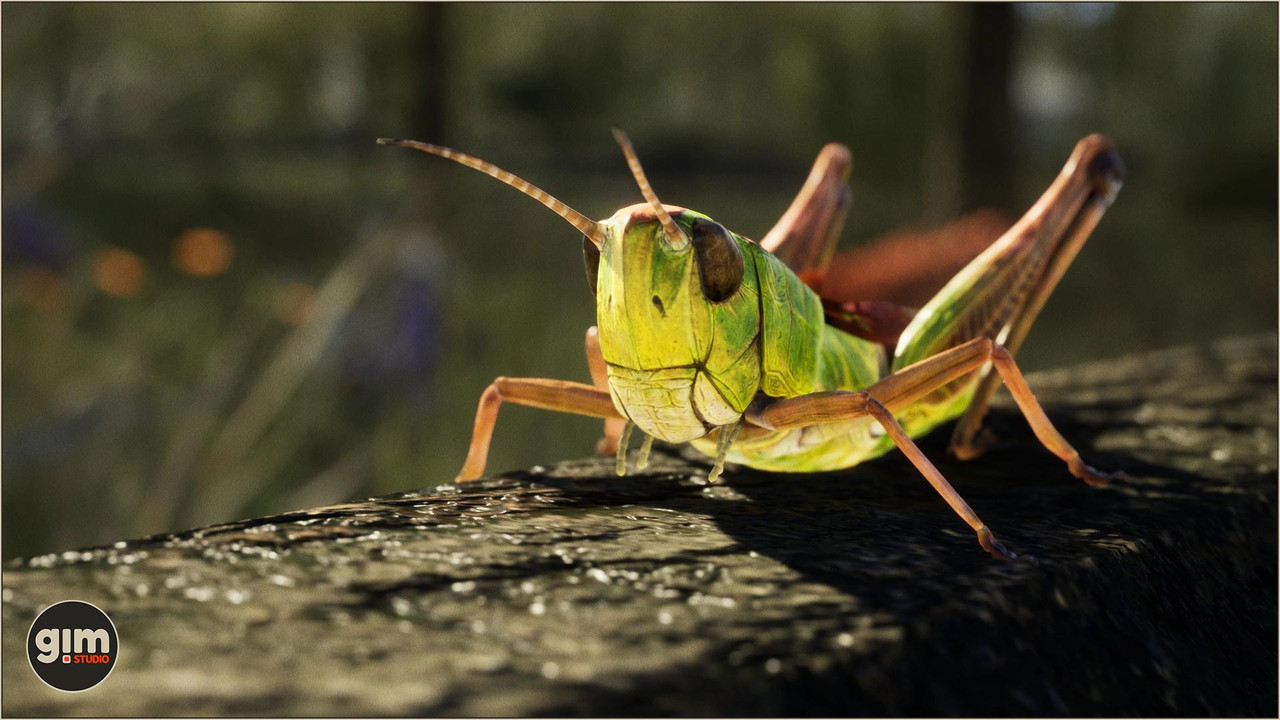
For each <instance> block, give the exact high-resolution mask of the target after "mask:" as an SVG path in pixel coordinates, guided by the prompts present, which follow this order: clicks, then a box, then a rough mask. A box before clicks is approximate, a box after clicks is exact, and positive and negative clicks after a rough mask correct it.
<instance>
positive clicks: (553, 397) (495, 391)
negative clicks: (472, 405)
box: [454, 377, 622, 482]
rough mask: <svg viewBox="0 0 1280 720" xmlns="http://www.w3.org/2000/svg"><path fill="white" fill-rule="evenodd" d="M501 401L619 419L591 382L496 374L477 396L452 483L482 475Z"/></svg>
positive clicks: (606, 395) (605, 395) (610, 404)
mask: <svg viewBox="0 0 1280 720" xmlns="http://www.w3.org/2000/svg"><path fill="white" fill-rule="evenodd" d="M504 401H505V402H513V403H515V404H517V405H526V406H528V407H535V408H542V409H544V410H555V411H557V412H563V413H573V414H575V415H587V416H590V417H597V418H603V419H619V420H620V419H621V418H622V416H621V415H619V414H618V411H617V410H616V409H615V408H614V407H613V400H612V399H611V398H610V397H609V393H608V392H607V391H601V390H600V389H599V388H595V387H592V386H591V385H585V384H583V383H576V382H569V381H567V380H548V379H545V378H505V377H500V378H498V379H496V380H494V381H493V383H492V384H490V385H489V387H488V388H486V389H485V391H484V393H483V394H481V395H480V404H479V407H477V408H476V421H475V427H474V429H473V430H472V433H471V447H470V448H469V449H468V450H467V461H466V462H465V463H464V464H463V466H462V470H461V471H460V472H459V473H458V477H457V478H456V479H455V480H454V482H466V481H468V480H475V479H477V478H479V477H480V476H481V475H483V474H484V467H485V464H486V463H487V462H488V459H489V442H490V441H491V440H492V439H493V426H494V423H496V422H497V421H498V408H499V407H501V405H502V403H503V402H504Z"/></svg>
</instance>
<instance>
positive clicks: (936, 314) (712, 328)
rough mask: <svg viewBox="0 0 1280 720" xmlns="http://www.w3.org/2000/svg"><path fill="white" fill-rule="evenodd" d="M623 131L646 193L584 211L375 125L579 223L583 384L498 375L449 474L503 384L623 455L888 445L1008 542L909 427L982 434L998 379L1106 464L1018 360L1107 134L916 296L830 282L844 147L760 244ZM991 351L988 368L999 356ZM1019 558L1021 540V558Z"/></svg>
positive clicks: (1083, 235)
mask: <svg viewBox="0 0 1280 720" xmlns="http://www.w3.org/2000/svg"><path fill="white" fill-rule="evenodd" d="M614 137H615V139H616V140H617V141H618V144H619V145H620V146H621V147H622V151H623V154H624V155H625V157H626V161H627V164H628V166H629V167H630V169H631V173H632V175H633V176H634V178H635V180H636V183H637V184H638V185H639V187H640V192H641V194H642V195H643V196H644V199H645V202H644V203H640V204H637V205H631V206H629V207H624V208H622V209H621V210H618V211H617V212H616V213H614V214H613V216H612V217H610V218H608V219H606V220H601V221H599V222H597V221H593V220H591V219H590V218H588V217H587V216H585V215H583V214H582V213H580V212H578V211H576V210H574V209H572V208H570V207H569V206H567V205H565V204H564V203H562V202H560V201H559V200H557V199H555V198H553V197H551V196H550V195H548V194H547V193H546V192H544V191H542V190H540V189H539V188H537V187H535V186H533V185H531V184H530V183H528V182H526V181H524V180H522V179H520V178H519V177H516V176H515V175H513V174H511V173H509V172H507V171H505V170H502V169H501V168H499V167H497V166H495V165H493V164H491V163H488V162H486V161H484V160H481V159H479V158H476V157H473V156H470V155H467V154H465V153H461V152H458V151H456V150H451V149H449V148H445V147H441V146H437V145H429V144H426V143H421V142H417V141H412V140H391V139H381V140H379V141H378V142H379V143H382V144H387V145H398V146H403V147H410V148H414V149H417V150H421V151H424V152H427V153H431V154H433V155H438V156H441V157H444V158H447V159H450V160H453V161H455V162H458V163H461V164H463V165H466V166H468V167H471V168H474V169H476V170H479V171H481V172H484V173H487V174H488V175H490V176H492V177H494V178H497V179H498V180H500V181H502V182H503V183H506V184H507V185H510V186H512V187H514V188H516V189H517V190H520V191H521V192H523V193H525V194H526V195H528V196H530V197H532V198H533V199H535V200H537V201H538V202H540V203H542V204H543V205H544V206H546V207H547V208H549V209H550V210H552V211H553V212H555V213H556V214H557V215H559V216H560V217H562V218H564V219H565V220H566V221H568V222H569V223H570V224H572V225H573V226H574V227H575V228H577V229H578V230H579V231H580V232H581V233H582V234H583V235H584V236H585V240H584V242H583V254H584V257H585V259H586V266H587V277H588V280H589V281H590V283H591V285H592V288H593V289H594V291H595V299H596V319H597V326H596V327H592V328H590V329H589V330H588V331H587V339H586V346H587V360H588V365H589V367H590V369H591V375H592V380H593V384H591V385H587V384H584V383H576V382H569V381H564V380H549V379H542V378H505V377H500V378H498V379H496V380H494V381H493V384H491V385H490V386H489V387H488V389H486V390H485V391H484V393H483V395H481V398H480V403H479V408H478V410H477V412H476V418H475V428H474V432H473V435H472V440H471V446H470V449H469V452H468V453H467V459H466V462H465V464H464V465H463V467H462V470H461V472H460V473H459V475H458V478H457V480H458V481H468V480H474V479H476V478H479V477H480V476H481V475H482V474H483V473H484V468H485V463H486V460H487V458H488V454H489V442H490V440H491V438H492V435H493V427H494V423H495V421H496V420H497V415H498V408H499V406H500V405H501V404H502V403H503V402H504V401H506V402H513V403H516V404H519V405H527V406H531V407H537V408H543V409H547V410H555V411H558V412H566V413H576V414H579V415H587V416H591V417H596V418H602V419H604V420H605V437H604V439H603V440H602V441H601V444H600V446H599V447H600V449H601V450H602V451H603V452H609V451H611V450H615V449H616V452H617V456H618V470H619V473H620V474H621V473H622V472H624V471H625V457H626V455H625V453H626V450H627V445H628V441H629V437H630V435H631V433H632V431H633V430H634V429H639V430H640V431H641V432H642V433H644V435H645V440H644V443H643V446H642V448H641V452H640V460H639V466H640V467H643V466H644V463H645V462H646V459H647V456H648V451H649V448H650V446H651V443H652V440H653V438H658V439H660V440H663V441H666V442H669V443H685V442H689V443H692V444H693V446H694V447H695V448H697V449H699V450H700V451H702V452H704V453H706V454H707V455H709V456H710V457H713V458H714V459H715V461H714V465H713V468H712V470H711V472H710V474H709V480H710V481H712V482H715V481H716V479H717V478H718V477H719V476H720V474H721V472H722V470H723V467H724V463H725V462H726V460H727V461H732V462H736V463H741V464H743V465H746V466H749V467H753V468H758V469H762V470H767V471H777V472H817V471H826V470H838V469H842V468H847V467H851V466H853V465H856V464H858V463H860V462H863V461H865V460H868V459H871V458H874V457H877V456H879V455H882V454H884V453H886V452H888V451H889V450H890V449H892V448H893V447H897V448H898V449H900V450H901V451H902V452H903V453H905V454H906V456H907V457H908V458H909V459H910V460H911V462H912V464H914V465H915V467H916V468H917V469H918V470H919V471H920V472H921V473H922V474H923V475H924V476H925V478H926V479H927V480H928V481H929V483H930V484H931V485H932V486H933V487H934V489H935V490H936V491H937V492H938V493H939V494H940V495H941V496H942V497H943V499H945V500H946V502H947V504H948V505H950V506H951V508H952V509H953V510H954V511H955V512H956V514H958V515H959V516H960V517H961V518H962V519H963V520H964V521H965V522H966V523H968V524H969V526H970V527H971V528H973V530H974V531H975V532H976V533H977V535H978V541H979V543H980V544H981V545H982V547H983V548H984V549H986V550H987V552H989V553H991V554H992V555H993V556H995V557H997V558H1000V559H1005V560H1013V559H1018V558H1019V556H1018V555H1016V554H1014V553H1012V552H1010V551H1009V550H1007V549H1005V547H1004V546H1003V545H1001V544H1000V542H998V541H997V540H996V538H995V536H994V535H993V534H992V532H991V530H989V529H988V528H987V526H986V524H985V523H983V522H982V520H981V519H979V518H978V516H977V514H976V513H974V511H973V510H972V509H971V508H970V507H969V505H968V503H966V502H965V501H964V499H963V498H961V497H960V495H959V493H957V492H956V491H955V489H954V488H952V487H951V485H950V483H948V482H947V480H946V479H945V478H944V477H943V476H942V474H941V473H940V472H938V469H937V468H936V467H934V465H933V463H932V462H930V461H929V459H928V458H926V457H925V456H924V454H923V453H921V451H920V449H919V448H918V447H917V446H916V444H915V442H914V441H913V440H912V438H913V437H919V436H921V435H924V434H925V433H927V432H929V431H930V430H932V429H933V428H934V427H936V426H937V425H939V424H941V423H943V422H946V421H948V420H951V419H953V418H956V417H959V418H960V420H959V422H958V424H957V425H956V428H955V431H954V435H953V436H952V439H951V445H950V449H951V451H952V452H953V453H954V454H955V455H956V456H958V457H959V458H961V459H969V458H972V457H976V456H977V455H979V454H980V453H981V452H982V451H983V450H984V449H985V448H986V447H987V446H988V445H989V443H990V439H989V436H988V435H986V434H984V435H981V436H980V435H979V430H980V429H981V423H982V418H983V416H984V415H985V413H986V411H987V407H988V405H989V403H990V400H991V396H992V394H993V393H994V391H995V389H996V383H997V382H998V381H1001V380H1003V381H1004V384H1005V385H1006V386H1007V387H1008V388H1009V390H1010V392H1011V394H1012V395H1013V399H1014V401H1015V402H1016V403H1017V406H1018V407H1019V409H1021V411H1022V413H1023V415H1025V416H1026V418H1027V420H1028V421H1029V422H1030V424H1031V427H1032V429H1033V430H1034V431H1035V434H1036V437H1037V438H1038V439H1039V440H1040V442H1041V443H1043V444H1044V446H1045V447H1046V448H1048V449H1049V450H1050V451H1052V452H1053V453H1054V454H1055V455H1057V456H1058V457H1059V458H1061V459H1062V460H1064V461H1065V462H1066V463H1067V466H1068V468H1069V469H1070V471H1071V473H1072V474H1073V475H1075V476H1076V477H1078V478H1081V479H1082V480H1084V481H1085V482H1086V483H1089V484H1090V485H1102V484H1105V483H1106V482H1107V481H1108V480H1110V479H1114V478H1115V477H1117V475H1118V474H1117V475H1108V474H1106V473H1102V472H1099V471H1097V470H1095V469H1093V468H1091V467H1089V466H1088V465H1086V464H1085V463H1084V461H1083V460H1081V458H1080V455H1079V453H1078V452H1076V450H1075V449H1074V448H1072V447H1071V445H1070V444H1068V443H1067V441H1066V440H1064V439H1063V438H1062V436H1061V435H1060V434H1059V433H1058V432H1057V430H1055V429H1054V427H1053V425H1052V424H1051V423H1050V421H1049V419H1048V418H1047V417H1046V416H1045V413H1044V411H1043V409H1042V408H1041V407H1040V404H1039V403H1038V402H1037V401H1036V399H1035V397H1034V396H1033V395H1032V393H1031V389H1030V388H1029V387H1028V386H1027V384H1026V381H1025V380H1024V379H1023V376H1022V373H1021V372H1020V371H1019V370H1018V367H1017V365H1016V364H1015V363H1014V360H1013V355H1014V353H1015V352H1016V351H1017V349H1018V347H1019V346H1020V345H1021V343H1022V341H1023V338H1025V337H1026V334H1027V331H1028V330H1029V329H1030V327H1031V324H1032V322H1033V321H1034V320H1035V318H1036V316H1037V315H1038V314H1039V312H1040V309H1041V308H1042V307H1043V305H1044V303H1045V300H1046V299H1047V298H1048V296H1049V294H1050V293H1051V292H1052V291H1053V289H1054V287H1055V286H1056V285H1057V283H1058V281H1059V279H1061V277H1062V274H1063V272H1065V271H1066V268H1067V266H1068V265H1070V264H1071V261H1072V260H1073V259H1074V258H1075V256H1076V253H1077V252H1079V250H1080V248H1081V246H1082V245H1083V244H1084V242H1085V241H1086V240H1087V239H1088V237H1089V235H1090V233H1092V231H1093V229H1094V227H1096V225H1097V223H1098V221H1099V220H1100V219H1101V217H1102V215H1103V213H1104V212H1105V211H1106V208H1107V206H1108V205H1110V203H1111V201H1112V200H1113V199H1114V198H1115V195H1116V193H1117V191H1118V190H1119V188H1120V183H1121V179H1122V177H1123V166H1122V164H1121V162H1120V159H1119V157H1118V156H1117V155H1116V152H1115V149H1114V147H1113V145H1112V143H1111V141H1110V140H1108V139H1106V138H1105V137H1103V136H1101V135H1091V136H1089V137H1086V138H1084V139H1083V140H1081V141H1080V142H1079V143H1078V144H1077V145H1076V148H1075V151H1074V152H1073V153H1072V155H1071V157H1070V159H1069V160H1068V161H1067V164H1066V166H1065V167H1064V168H1063V170H1062V172H1061V173H1060V174H1059V175H1058V177H1057V179H1056V180H1055V181H1054V182H1053V184H1052V185H1051V186H1050V187H1049V189H1048V190H1047V191H1046V192H1045V193H1044V195H1043V196H1042V197H1041V198H1040V200H1039V201H1038V202H1036V204H1035V205H1034V206H1033V207H1032V208H1031V209H1030V210H1029V211H1028V212H1027V213H1026V214H1025V215H1024V216H1023V217H1022V218H1021V219H1020V220H1019V221H1018V222H1017V223H1016V224H1014V225H1013V227H1012V228H1010V229H1009V230H1008V231H1007V232H1006V233H1005V234H1004V235H1002V236H1001V237H1000V238H999V239H998V240H996V241H995V242H994V243H993V244H991V245H990V246H989V247H988V248H987V249H986V250H985V251H983V252H982V253H981V254H979V255H978V256H977V257H975V258H974V259H973V260H972V261H971V262H969V264H968V265H967V266H965V267H964V269H963V270H961V271H960V272H959V273H958V274H957V275H956V276H955V277H954V278H952V279H951V280H950V282H948V283H947V284H946V285H945V286H944V287H943V288H942V289H941V290H940V291H939V292H938V293H937V294H936V295H935V296H934V297H933V299H931V300H930V301H929V302H928V303H926V304H925V305H924V306H923V307H922V308H920V310H919V311H918V312H914V313H912V312H911V311H910V310H908V309H905V308H900V307H898V306H896V305H893V304H892V303H889V302H885V301H870V302H859V303H848V302H846V303H840V302H836V301H832V300H830V299H824V298H823V297H822V295H821V291H822V283H823V278H824V276H825V272H826V269H827V267H828V265H829V264H830V262H831V258H832V254H833V252H834V248H835V245H836V242H837V240H838V239H839V235H840V230H841V228H842V226H843V223H844V216H845V211H846V209H847V207H848V203H849V197H850V190H849V186H848V183H847V178H848V175H849V170H850V168H851V159H850V153H849V150H848V148H846V147H845V146H843V145H839V144H834V143H833V144H830V145H827V146H826V147H824V148H823V149H822V151H821V152H820V153H819V155H818V158H817V161H816V162H815V163H814V166H813V169H812V171H811V172H810V174H809V177H808V179H807V180H806V182H805V184H804V186H803V188H802V189H801V191H800V194H799V195H798V196H797V197H796V199H795V200H794V201H793V203H792V204H791V207H790V208H789V209H788V210H787V212H786V213H785V214H784V215H783V217H782V219H781V220H780V221H779V222H778V224H777V225H776V226H775V227H774V228H773V229H772V230H771V231H770V232H769V233H768V234H767V235H766V236H765V237H764V239H763V240H762V241H760V242H759V243H756V242H753V241H751V240H748V239H746V238H744V237H743V236H741V235H738V234H737V233H734V232H731V231H729V230H728V229H726V228H725V227H724V226H723V225H721V224H719V223H717V222H716V221H714V220H712V219H711V218H709V217H707V216H706V215H703V214H702V213H698V212H694V211H692V210H689V209H686V208H682V207H677V206H673V205H664V204H663V203H661V202H659V200H658V197H657V195H656V194H655V193H654V191H653V189H652V187H651V186H650V184H649V181H648V180H647V178H646V177H645V174H644V170H643V169H642V168H641V165H640V161H639V159H638V158H637V157H636V153H635V151H634V149H633V148H632V146H631V142H630V140H629V139H628V138H627V137H626V135H625V134H623V133H622V132H621V131H620V130H616V129H615V130H614ZM993 369H994V372H992V370H993ZM1023 559H1029V558H1026V557H1024V558H1023Z"/></svg>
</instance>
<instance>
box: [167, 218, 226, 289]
mask: <svg viewBox="0 0 1280 720" xmlns="http://www.w3.org/2000/svg"><path fill="white" fill-rule="evenodd" d="M235 254H236V249H235V246H233V245H232V244H231V239H230V238H229V237H228V236H227V234H226V233H224V232H222V231H221V230H214V229H213V228H207V227H197V228H191V229H189V230H186V231H184V232H183V233H182V234H181V235H179V236H178V239H177V240H175V241H174V242H173V265H174V267H176V268H178V270H180V271H182V272H184V273H186V274H187V275H194V276H195V277H216V276H218V275H221V274H223V273H225V272H226V271H227V270H228V269H229V268H230V267H231V261H232V259H233V258H234V257H235Z"/></svg>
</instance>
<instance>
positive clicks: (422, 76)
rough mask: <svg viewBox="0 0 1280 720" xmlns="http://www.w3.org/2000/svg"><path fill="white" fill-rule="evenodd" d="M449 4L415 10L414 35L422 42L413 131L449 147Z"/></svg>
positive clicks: (430, 5) (416, 73)
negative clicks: (447, 86)
mask: <svg viewBox="0 0 1280 720" xmlns="http://www.w3.org/2000/svg"><path fill="white" fill-rule="evenodd" d="M450 14H451V11H450V10H449V9H448V7H447V4H446V3H438V2H429V3H421V4H417V5H414V6H413V17H414V25H415V26H416V32H415V33H414V34H415V35H416V36H417V38H418V40H417V46H418V54H417V56H416V59H417V68H416V72H415V73H414V74H415V75H416V77H417V78H418V91H417V93H418V102H417V106H416V107H415V108H414V115H415V117H414V118H413V127H414V128H416V132H418V133H419V134H420V135H421V137H422V139H423V140H426V141H428V142H433V143H441V144H447V142H448V139H447V137H446V133H447V132H448V127H447V123H446V119H445V95H446V89H447V88H446V87H445V84H446V80H445V78H446V77H447V76H448V75H447V68H446V63H447V51H448V37H447V36H448V32H447V30H448V16H449V15H450Z"/></svg>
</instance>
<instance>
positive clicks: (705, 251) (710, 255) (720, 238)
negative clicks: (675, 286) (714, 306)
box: [690, 218, 746, 302]
mask: <svg viewBox="0 0 1280 720" xmlns="http://www.w3.org/2000/svg"><path fill="white" fill-rule="evenodd" d="M690 231H691V234H692V235H693V238H692V240H693V253H694V257H695V258H696V259H697V263H698V275H699V277H700V278H701V280H702V294H703V295H705V296H706V298H707V299H708V300H710V301H711V302H721V301H724V300H727V299H728V298H729V297H730V296H731V295H733V294H734V293H735V292H737V291H738V286H739V285H741V284H742V274H743V273H744V272H745V271H746V266H745V265H744V263H743V260H742V250H741V249H740V248H739V247H738V242H737V241H736V240H734V239H733V235H731V234H729V231H728V230H726V229H725V227H724V226H723V225H721V224H720V223H716V222H711V221H710V220H703V219H702V218H694V220H693V225H692V227H690Z"/></svg>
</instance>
